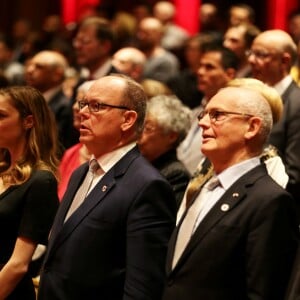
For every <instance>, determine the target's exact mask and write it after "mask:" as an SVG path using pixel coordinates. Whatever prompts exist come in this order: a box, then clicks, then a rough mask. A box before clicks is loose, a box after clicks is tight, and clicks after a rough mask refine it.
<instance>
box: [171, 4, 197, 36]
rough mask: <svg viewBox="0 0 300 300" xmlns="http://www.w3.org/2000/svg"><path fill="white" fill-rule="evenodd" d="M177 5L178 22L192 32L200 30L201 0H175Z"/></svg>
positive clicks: (176, 18) (176, 20) (176, 19)
mask: <svg viewBox="0 0 300 300" xmlns="http://www.w3.org/2000/svg"><path fill="white" fill-rule="evenodd" d="M174 4H175V6H176V17H175V22H176V24H178V25H180V26H181V27H183V28H185V29H186V30H187V31H188V32H189V33H190V34H196V33H198V32H199V29H200V28H199V9H200V5H201V0H174Z"/></svg>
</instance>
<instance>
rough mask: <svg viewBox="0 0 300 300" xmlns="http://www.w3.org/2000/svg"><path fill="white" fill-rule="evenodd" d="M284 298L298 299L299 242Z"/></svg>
mask: <svg viewBox="0 0 300 300" xmlns="http://www.w3.org/2000/svg"><path fill="white" fill-rule="evenodd" d="M284 299H285V300H300V244H299V245H298V251H297V255H296V258H295V261H294V268H293V272H292V275H291V278H290V283H289V287H288V290H287V294H286V297H285V298H284Z"/></svg>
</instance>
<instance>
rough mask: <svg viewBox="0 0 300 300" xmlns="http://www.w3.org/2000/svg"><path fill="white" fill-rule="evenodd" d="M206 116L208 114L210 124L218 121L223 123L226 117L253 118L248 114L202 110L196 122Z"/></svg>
mask: <svg viewBox="0 0 300 300" xmlns="http://www.w3.org/2000/svg"><path fill="white" fill-rule="evenodd" d="M207 114H208V116H209V118H210V120H211V122H213V123H215V122H218V121H223V120H224V119H225V118H226V117H227V116H228V115H237V116H242V117H248V118H251V117H253V115H250V114H244V113H239V112H233V111H221V110H211V111H207V110H203V111H201V112H200V114H199V115H198V117H197V118H198V121H200V120H202V119H203V118H204V117H205V116H206V115H207Z"/></svg>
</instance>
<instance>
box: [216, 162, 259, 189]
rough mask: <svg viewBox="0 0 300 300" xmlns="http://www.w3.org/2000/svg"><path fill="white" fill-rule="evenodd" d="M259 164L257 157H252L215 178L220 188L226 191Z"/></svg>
mask: <svg viewBox="0 0 300 300" xmlns="http://www.w3.org/2000/svg"><path fill="white" fill-rule="evenodd" d="M259 164H260V159H259V157H253V158H250V159H247V160H244V161H242V162H240V163H238V164H235V165H233V166H231V167H229V168H227V169H226V170H224V171H223V172H221V173H220V174H218V175H217V176H218V178H219V180H220V183H221V185H222V187H223V188H224V189H225V190H227V189H228V188H229V187H230V186H231V185H232V184H233V183H234V182H236V181H237V180H238V179H239V178H240V177H242V176H243V175H244V174H246V173H247V172H248V171H250V170H252V169H253V168H255V167H256V166H258V165H259Z"/></svg>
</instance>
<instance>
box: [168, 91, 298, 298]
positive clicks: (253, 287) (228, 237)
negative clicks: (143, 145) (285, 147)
mask: <svg viewBox="0 0 300 300" xmlns="http://www.w3.org/2000/svg"><path fill="white" fill-rule="evenodd" d="M199 125H200V126H201V128H202V130H203V133H202V135H203V144H202V147H201V150H202V152H203V153H204V154H205V155H206V156H207V157H208V159H209V160H210V161H211V162H212V165H213V169H214V173H215V176H214V178H215V179H217V180H216V182H217V184H216V185H215V186H214V187H213V186H212V181H208V182H207V183H206V184H205V185H203V187H202V189H201V190H200V192H199V193H198V194H196V195H195V196H194V198H192V199H190V201H189V203H187V210H186V212H185V214H184V215H183V217H182V219H181V220H180V221H179V224H178V226H177V227H176V229H175V231H174V232H173V235H172V237H171V240H170V244H169V251H168V256H167V282H166V286H165V290H164V295H163V300H184V299H189V300H194V299H195V300H196V299H197V300H198V299H209V300H228V299H231V300H241V299H264V300H276V299H278V300H279V299H280V300H281V299H283V296H284V293H285V290H286V286H287V282H288V278H289V275H290V272H291V267H292V263H293V259H294V256H295V252H296V247H297V242H298V226H297V221H296V214H295V208H294V206H295V203H294V199H293V198H292V197H291V196H290V195H289V194H288V193H287V192H286V191H285V190H284V189H282V188H281V187H280V186H279V185H277V184H276V183H275V182H274V181H273V180H272V179H271V177H270V176H269V175H268V174H267V171H266V167H265V165H264V164H261V163H260V159H259V156H260V155H261V153H262V149H263V145H264V143H265V141H266V140H267V137H268V134H269V132H270V130H271V126H272V116H271V111H270V106H269V104H268V103H267V102H266V100H265V99H264V98H263V97H262V96H261V95H260V94H259V93H257V92H256V91H254V90H250V89H245V88H237V87H227V88H224V89H221V90H220V91H219V92H218V93H217V94H216V95H215V96H214V97H213V98H212V99H211V100H210V101H209V103H208V104H207V106H206V109H205V110H204V111H203V112H202V113H201V114H200V115H199Z"/></svg>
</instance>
